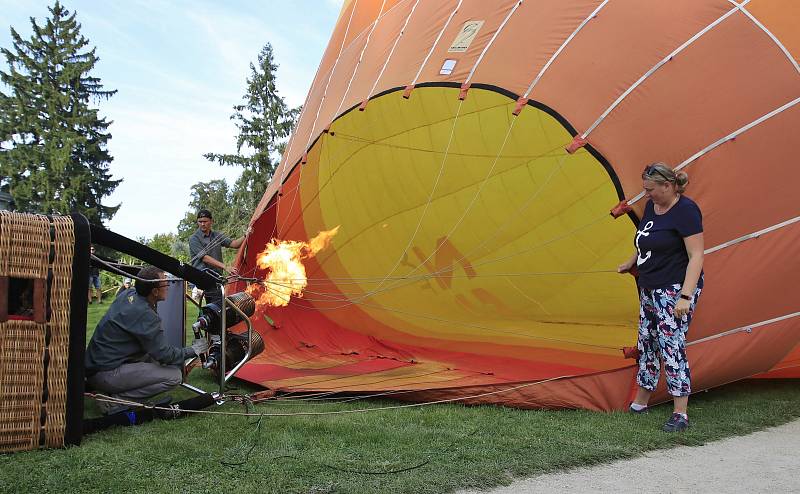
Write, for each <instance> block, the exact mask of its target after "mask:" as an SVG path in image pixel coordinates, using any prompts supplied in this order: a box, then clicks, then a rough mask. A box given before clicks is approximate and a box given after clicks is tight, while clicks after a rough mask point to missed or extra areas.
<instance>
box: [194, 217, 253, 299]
mask: <svg viewBox="0 0 800 494" xmlns="http://www.w3.org/2000/svg"><path fill="white" fill-rule="evenodd" d="M213 224H214V219H213V217H212V216H211V211H209V210H208V209H201V210H200V211H198V212H197V226H198V228H197V231H196V232H194V233H193V234H192V236H191V237H189V255H190V256H191V257H192V259H191V263H192V266H194V267H196V268H197V269H201V270H202V269H211V270H212V271H214V272H216V273H217V274H220V275H221V274H223V273H224V272H225V271H227V272H228V273H230V274H234V275H235V274H238V273H237V272H236V268H234V267H233V266H226V265H225V263H223V262H222V248H223V247H228V248H230V249H238V248H239V247H241V245H242V243H244V237H243V236H242V237H239V238H237V239H236V240H231V239H230V238H229V237H228V236H227V235H225V234H224V233H221V232H216V231H214V230H213V229H212V228H211V227H212V226H213ZM205 297H206V302H207V303H221V302H222V292H221V291H220V290H219V289H218V288H215V289H214V290H206V292H205Z"/></svg>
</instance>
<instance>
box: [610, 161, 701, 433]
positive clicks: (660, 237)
mask: <svg viewBox="0 0 800 494" xmlns="http://www.w3.org/2000/svg"><path fill="white" fill-rule="evenodd" d="M688 183H689V177H688V176H687V175H686V173H684V172H677V173H676V172H674V171H673V170H672V168H670V167H668V166H667V165H665V164H664V163H655V164H652V165H649V166H647V167H645V169H644V172H643V173H642V186H643V187H644V191H645V195H646V196H647V199H648V201H647V204H646V205H645V208H644V215H643V216H642V220H641V222H639V228H638V230H637V232H636V236H635V237H634V245H635V247H636V252H635V253H634V254H633V256H631V258H630V259H629V260H628V261H627V262H626V263H625V264H622V265H620V266H619V268H618V269H617V271H619V272H620V273H627V272H628V271H630V270H631V269H632V268H633V267H634V266H636V267H637V268H638V271H639V278H638V285H639V301H640V306H639V338H638V343H637V346H638V348H639V372H638V373H637V375H636V383H637V384H638V385H639V390H638V392H637V393H636V399H635V400H634V401H633V403H631V406H630V411H631V412H634V413H646V412H647V403H648V401H649V399H650V394H651V393H652V392H653V390H654V389H655V388H656V384H658V378H659V372H660V369H661V360H663V361H664V373H665V374H666V378H667V389H668V391H669V394H671V395H672V396H673V401H674V412H673V414H672V417H670V419H669V420H668V421H667V423H666V424H664V431H666V432H677V431H682V430H685V429H686V428H687V427H689V417H688V415H687V412H686V407H687V404H688V402H689V394H690V393H691V374H690V372H689V362H688V361H687V359H686V332H687V331H688V330H689V322H690V321H691V319H692V314H693V313H694V308H695V304H696V303H697V299H698V297H699V296H700V292H701V290H702V288H703V215H702V213H701V212H700V208H699V207H698V206H697V204H695V202H694V201H692V200H691V199H689V198H688V197H686V196H684V195H683V192H684V190H686V185H687V184H688Z"/></svg>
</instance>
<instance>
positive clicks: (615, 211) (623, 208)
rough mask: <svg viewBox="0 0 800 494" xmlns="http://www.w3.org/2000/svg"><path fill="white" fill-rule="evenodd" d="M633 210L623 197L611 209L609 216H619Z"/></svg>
mask: <svg viewBox="0 0 800 494" xmlns="http://www.w3.org/2000/svg"><path fill="white" fill-rule="evenodd" d="M632 210H633V208H632V207H631V206H630V204H628V201H627V200H626V199H623V200H621V201H620V202H619V204H617V205H616V206H614V207H613V208H612V209H611V216H613V217H614V218H619V217H620V216H622V215H625V214H628V213H630V212H631V211H632Z"/></svg>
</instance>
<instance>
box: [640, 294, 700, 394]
mask: <svg viewBox="0 0 800 494" xmlns="http://www.w3.org/2000/svg"><path fill="white" fill-rule="evenodd" d="M701 291H702V290H701V289H700V288H697V289H695V291H694V295H693V296H692V300H691V302H690V304H689V314H688V315H686V316H684V317H682V318H676V317H675V316H674V314H673V311H674V309H675V304H676V303H677V302H678V300H680V298H679V297H680V293H681V284H680V283H676V284H674V285H672V286H669V287H667V288H658V289H655V290H651V289H647V288H640V289H639V301H640V305H639V339H638V342H637V346H638V348H639V372H638V373H637V374H636V383H637V384H638V385H639V386H641V387H642V388H644V389H647V390H649V391H653V390H654V389H655V388H656V384H658V378H659V374H660V371H661V361H662V360H663V362H664V374H665V375H666V378H667V390H668V391H669V394H671V395H672V396H688V395H689V394H690V393H691V392H692V386H691V373H690V372H689V361H688V360H686V332H687V331H689V322H691V320H692V314H694V309H695V305H696V304H697V299H698V298H699V297H700V292H701Z"/></svg>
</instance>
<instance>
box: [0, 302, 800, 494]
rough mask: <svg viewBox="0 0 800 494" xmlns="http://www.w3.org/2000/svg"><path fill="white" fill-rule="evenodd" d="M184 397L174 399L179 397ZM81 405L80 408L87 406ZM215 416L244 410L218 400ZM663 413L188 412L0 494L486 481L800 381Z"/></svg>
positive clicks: (42, 463)
mask: <svg viewBox="0 0 800 494" xmlns="http://www.w3.org/2000/svg"><path fill="white" fill-rule="evenodd" d="M100 309H101V307H97V306H92V307H91V309H90V320H93V321H96V320H97V319H98V318H99V315H100V314H101V311H100ZM92 326H93V325H92ZM190 381H191V382H192V383H193V384H195V385H197V386H200V387H204V388H206V389H209V390H213V389H214V388H215V384H214V382H213V380H212V379H211V377H209V376H208V374H207V373H206V372H204V371H202V370H195V371H194V372H193V373H192V375H191V376H190ZM235 385H241V383H235ZM250 389H251V388H246V387H242V389H241V392H248V391H249V390H250ZM182 393H184V392H183V391H180V392H178V393H172V394H173V396H175V397H176V398H180V397H183V396H184V395H183V394H182ZM185 396H189V394H188V393H187V394H186V395H185ZM393 404H396V402H390V401H384V400H362V401H351V402H348V403H320V402H301V401H286V402H268V403H265V404H261V405H258V406H257V407H256V411H258V412H263V413H275V412H300V411H336V410H348V409H350V410H353V409H361V408H375V407H379V406H386V405H393ZM87 408H88V409H89V411H91V407H90V406H89V405H88V402H87ZM214 410H226V411H232V412H240V411H244V408H243V407H241V406H239V405H235V404H227V405H224V406H222V407H217V408H215V409H214ZM670 412H671V406H659V407H656V408H654V409H653V410H652V411H651V413H650V414H649V415H644V416H632V415H629V414H624V413H594V412H587V411H558V412H555V411H531V410H516V409H509V408H502V407H494V406H481V407H466V406H460V405H456V404H451V405H435V406H430V407H421V408H408V409H397V410H386V411H371V412H366V413H354V414H345V415H327V416H317V417H309V416H294V417H263V418H261V419H258V418H247V417H231V416H213V415H197V416H191V417H188V418H184V419H180V420H175V421H154V422H151V423H148V424H144V425H142V426H138V427H126V428H116V429H112V430H107V431H103V432H99V433H96V434H94V435H91V436H87V437H85V438H84V441H83V444H82V445H81V446H80V447H73V448H68V449H62V450H49V451H31V452H23V453H17V454H9V455H0V491H2V492H15V493H19V492H59V493H63V492H122V491H125V492H148V493H155V492H212V491H214V492H259V493H261V492H280V493H284V492H313V493H323V492H414V493H417V492H446V491H451V490H455V489H458V488H466V487H487V488H488V487H491V486H496V485H500V484H505V483H508V482H509V481H510V480H511V479H512V478H514V477H524V476H531V475H535V474H539V473H543V472H548V471H553V470H562V469H565V468H568V467H573V466H581V465H587V464H595V463H601V462H606V461H610V460H614V459H618V458H627V457H633V456H637V455H639V454H641V453H643V452H645V451H649V450H653V449H658V448H668V447H672V446H675V445H679V444H683V445H699V444H703V443H704V442H706V441H712V440H716V439H720V438H724V437H728V436H732V435H738V434H745V433H748V432H752V431H755V430H758V429H761V428H764V427H767V426H772V425H778V424H781V423H784V422H787V421H789V420H792V419H794V418H796V417H800V386H798V382H797V381H745V382H740V383H734V384H731V385H728V386H725V387H722V388H718V389H716V390H712V391H710V392H708V393H700V394H699V395H695V396H693V397H692V399H691V400H690V416H691V420H692V427H691V428H690V429H689V431H688V432H686V433H682V434H666V433H663V432H661V431H660V428H661V425H662V424H663V423H664V421H665V420H666V419H667V418H668V416H669V414H670ZM226 463H227V464H226ZM230 463H234V464H235V465H230ZM414 467H416V468H414ZM406 469H408V470H406ZM400 470H406V471H402V472H399V471H400Z"/></svg>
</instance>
